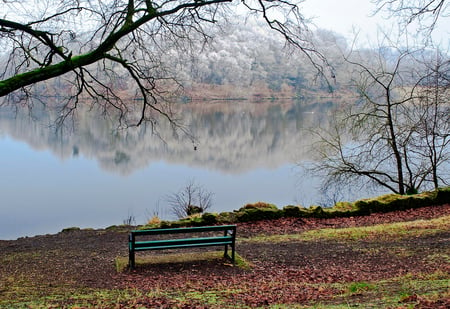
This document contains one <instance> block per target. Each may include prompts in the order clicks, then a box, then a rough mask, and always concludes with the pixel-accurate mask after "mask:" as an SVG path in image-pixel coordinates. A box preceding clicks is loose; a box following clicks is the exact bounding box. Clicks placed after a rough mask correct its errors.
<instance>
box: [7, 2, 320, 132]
mask: <svg viewBox="0 0 450 309" xmlns="http://www.w3.org/2000/svg"><path fill="white" fill-rule="evenodd" d="M235 5H241V6H244V7H245V8H246V9H247V12H248V14H249V15H254V16H259V17H260V18H262V19H263V20H264V21H265V22H266V23H267V25H268V27H269V28H271V29H272V30H274V31H275V32H277V33H279V34H280V35H282V36H283V37H284V38H285V39H286V41H287V42H288V43H289V44H291V45H293V46H295V47H297V48H298V49H300V50H301V51H302V52H303V53H304V54H305V55H307V57H308V58H309V59H310V60H311V62H312V63H314V65H315V67H316V69H317V70H318V72H319V73H321V74H323V73H324V72H325V71H326V70H327V65H328V64H327V62H326V59H325V58H324V57H323V56H322V55H321V54H320V53H319V52H318V51H317V50H316V49H315V47H314V45H313V44H312V43H311V41H310V40H309V36H308V35H309V32H308V28H307V25H306V19H305V18H304V17H303V15H302V14H301V12H300V9H299V7H298V6H297V4H296V3H295V2H290V1H284V0H258V1H237V0H202V1H197V0H163V1H147V0H145V1H144V0H128V1H112V0H108V1H90V0H64V1H62V0H44V1H34V2H32V1H19V0H10V1H3V2H2V4H1V6H2V7H1V11H2V18H0V46H2V50H3V51H2V53H1V54H0V59H3V61H2V62H3V63H4V65H3V66H2V68H3V69H2V71H1V72H0V77H1V81H0V97H3V99H4V100H3V104H6V103H18V102H21V103H23V102H28V104H32V103H30V102H31V101H32V99H33V98H36V97H38V96H42V95H49V94H50V95H55V96H58V107H60V108H61V121H63V120H64V119H65V118H66V117H67V116H69V115H71V114H72V113H73V111H74V110H75V109H76V108H77V106H78V105H79V104H81V103H82V102H83V99H86V98H89V99H90V101H89V102H90V103H92V104H93V106H100V107H101V108H102V110H103V111H104V113H105V114H114V115H118V119H119V122H120V123H122V122H123V123H124V124H127V125H128V124H132V125H139V124H141V123H142V122H144V121H154V117H152V113H154V112H157V113H159V114H162V115H165V116H166V117H167V118H168V119H169V120H170V121H172V120H173V119H172V117H173V113H172V111H171V109H170V107H168V106H167V105H164V104H163V103H164V102H165V100H167V99H168V98H172V97H173V96H176V95H177V94H176V92H177V90H179V89H180V87H181V85H180V84H179V83H178V81H177V79H176V78H175V77H176V76H175V73H174V72H169V71H168V70H167V68H165V66H164V63H162V61H161V59H162V57H161V55H162V54H164V53H165V52H167V50H168V49H177V50H178V51H179V52H190V48H191V47H192V46H193V45H192V44H191V43H192V42H194V41H198V40H200V41H202V42H204V43H206V42H208V41H209V40H210V39H211V37H210V36H209V35H208V31H207V29H208V27H209V26H212V25H214V24H215V23H216V21H217V20H218V19H226V18H227V16H229V15H230V14H236V11H237V10H236V9H235ZM198 52H199V51H195V52H194V53H193V54H195V53H198ZM0 61H1V60H0ZM57 78H59V80H58V83H60V87H58V88H55V87H54V85H49V80H52V79H57ZM130 93H131V95H130ZM27 100H28V101H27ZM60 102H62V103H60ZM0 104H1V102H0Z"/></svg>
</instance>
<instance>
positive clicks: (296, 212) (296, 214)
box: [283, 205, 307, 218]
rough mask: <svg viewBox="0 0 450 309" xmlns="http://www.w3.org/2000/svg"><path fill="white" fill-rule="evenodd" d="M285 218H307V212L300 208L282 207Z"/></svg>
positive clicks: (292, 206)
mask: <svg viewBox="0 0 450 309" xmlns="http://www.w3.org/2000/svg"><path fill="white" fill-rule="evenodd" d="M283 212H284V216H285V217H292V218H302V217H307V210H306V209H305V208H303V207H301V206H294V205H288V206H284V207H283Z"/></svg>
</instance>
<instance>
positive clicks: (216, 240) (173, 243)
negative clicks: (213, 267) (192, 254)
mask: <svg viewBox="0 0 450 309" xmlns="http://www.w3.org/2000/svg"><path fill="white" fill-rule="evenodd" d="M214 232H217V233H218V232H222V233H220V234H218V235H217V233H214ZM206 233H207V234H206ZM173 234H187V235H189V234H193V237H189V238H184V236H185V235H181V236H182V237H183V238H174V237H169V235H173ZM202 234H203V235H202ZM205 234H206V235H205ZM211 234H216V235H213V236H211ZM161 235H163V237H161ZM152 236H153V237H152ZM164 236H167V237H164ZM156 237H158V239H155V238H156ZM161 238H163V239H161ZM235 243H236V225H218V226H200V227H186V228H170V229H151V230H134V231H131V232H130V235H129V237H128V248H129V264H128V265H129V267H130V269H134V268H135V265H136V262H135V253H136V252H137V251H145V250H163V249H178V248H193V247H209V246H224V257H225V258H229V259H230V260H231V261H232V262H233V263H234V260H235ZM228 247H230V248H231V256H230V255H229V254H228Z"/></svg>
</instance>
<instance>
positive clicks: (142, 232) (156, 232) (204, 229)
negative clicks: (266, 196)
mask: <svg viewBox="0 0 450 309" xmlns="http://www.w3.org/2000/svg"><path fill="white" fill-rule="evenodd" d="M214 231H224V232H226V231H231V233H230V235H233V236H234V235H236V225H215V226H196V227H181V228H169V229H151V230H133V231H131V232H130V233H131V235H132V236H143V235H164V234H181V233H202V232H214Z"/></svg>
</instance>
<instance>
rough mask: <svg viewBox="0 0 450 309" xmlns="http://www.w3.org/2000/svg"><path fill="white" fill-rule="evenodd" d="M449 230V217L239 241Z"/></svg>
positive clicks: (383, 236) (350, 237)
mask: <svg viewBox="0 0 450 309" xmlns="http://www.w3.org/2000/svg"><path fill="white" fill-rule="evenodd" d="M449 229H450V215H449V216H443V217H440V218H436V219H430V220H416V221H409V222H397V223H389V224H378V225H374V226H364V227H351V228H341V229H331V228H330V229H318V230H310V231H307V232H303V233H299V234H286V235H273V236H256V237H253V238H251V239H241V240H242V241H251V242H253V241H254V242H286V241H317V240H337V241H339V240H342V241H349V240H350V241H352V240H374V239H377V240H381V241H388V240H393V239H400V238H405V237H421V236H425V235H434V234H436V233H440V232H442V231H446V230H449Z"/></svg>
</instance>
